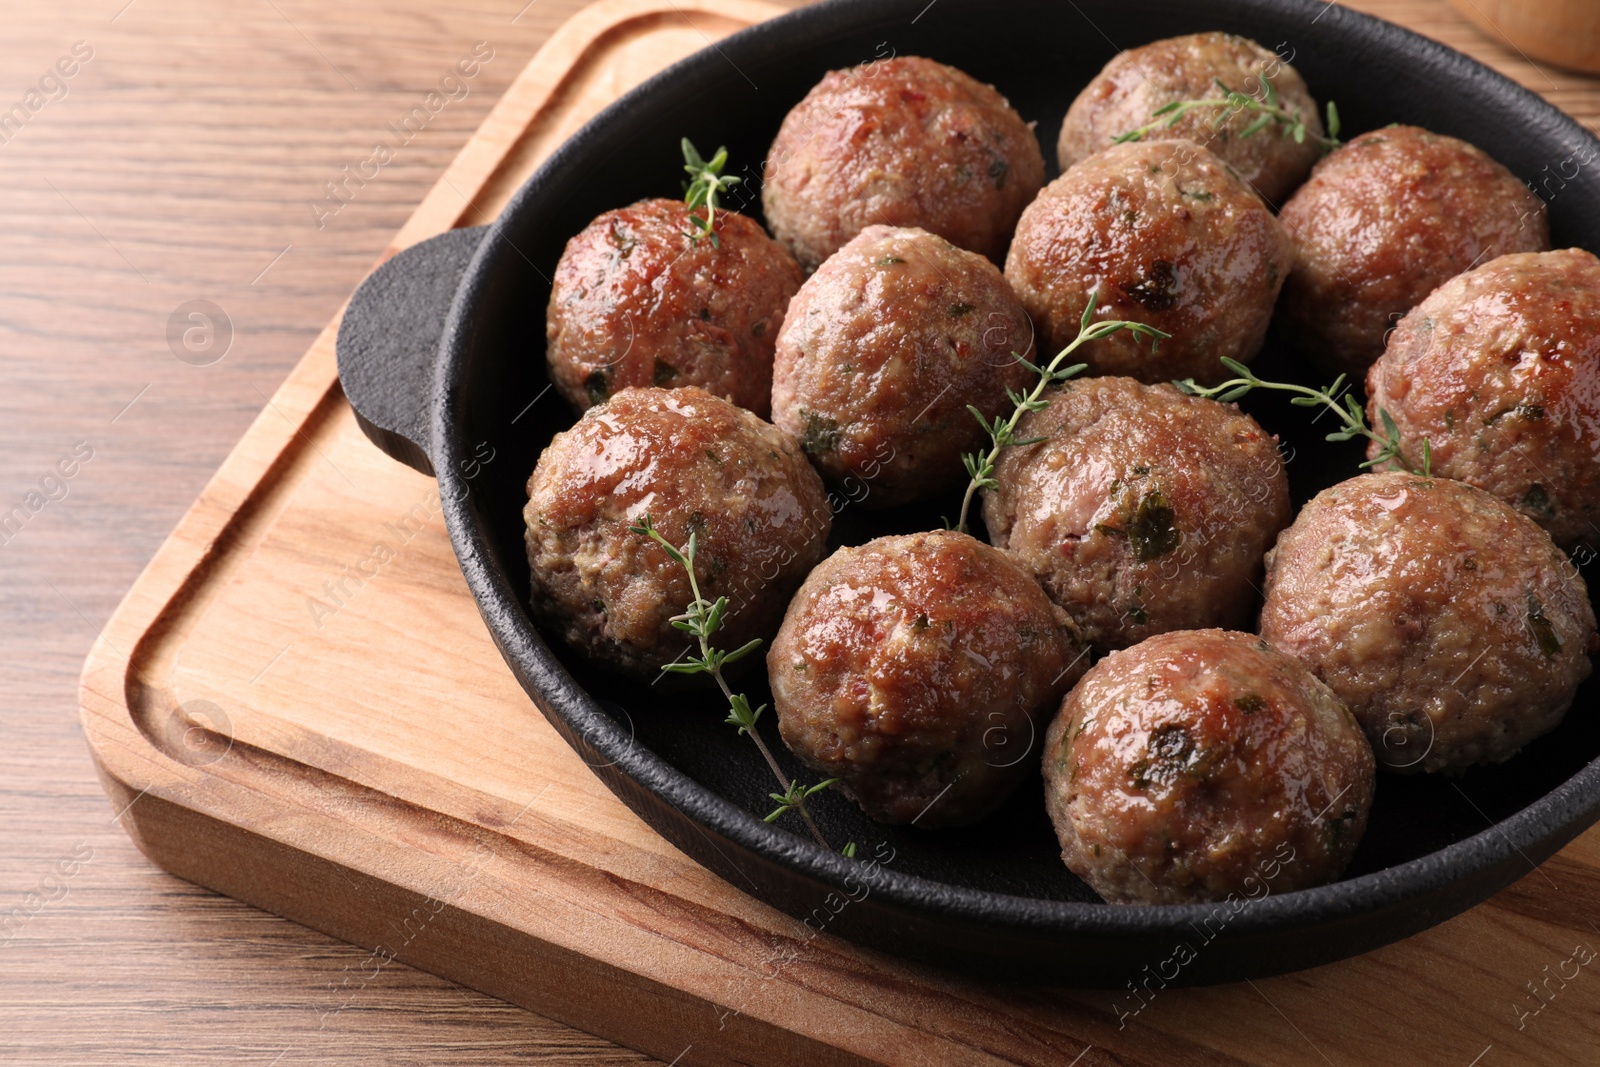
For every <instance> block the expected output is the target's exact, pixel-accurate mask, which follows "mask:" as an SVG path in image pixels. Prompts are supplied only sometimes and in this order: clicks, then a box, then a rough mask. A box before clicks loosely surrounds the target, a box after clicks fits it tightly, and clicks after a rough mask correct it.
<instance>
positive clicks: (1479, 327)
mask: <svg viewBox="0 0 1600 1067" xmlns="http://www.w3.org/2000/svg"><path fill="white" fill-rule="evenodd" d="M1367 396H1368V397H1369V398H1370V399H1369V400H1368V403H1367V408H1368V411H1369V412H1370V414H1371V417H1372V424H1373V425H1374V426H1379V425H1382V423H1381V422H1380V421H1379V409H1380V408H1381V409H1383V410H1385V411H1388V412H1389V414H1390V416H1391V417H1392V418H1393V419H1394V423H1395V427H1396V428H1397V429H1398V430H1399V431H1400V445H1401V451H1402V453H1404V454H1405V455H1406V456H1408V457H1418V458H1420V456H1421V454H1422V442H1423V440H1424V439H1426V440H1427V441H1428V444H1429V447H1430V449H1431V458H1432V463H1433V466H1432V470H1433V472H1434V473H1435V474H1441V475H1443V476H1444V477H1446V478H1458V479H1460V480H1461V481H1464V482H1469V483H1471V484H1472V485H1475V486H1477V487H1478V488H1480V489H1487V490H1488V491H1489V492H1491V493H1493V494H1494V495H1495V496H1498V497H1499V498H1500V499H1502V500H1504V501H1506V502H1507V503H1509V504H1511V505H1512V506H1513V507H1515V508H1516V509H1517V510H1518V511H1521V512H1522V513H1523V514H1524V515H1526V516H1528V517H1529V518H1531V519H1533V521H1535V522H1537V523H1538V524H1539V525H1541V526H1543V527H1544V528H1545V529H1546V530H1548V531H1549V533H1550V536H1551V537H1552V538H1554V539H1555V541H1556V543H1557V544H1558V545H1561V546H1563V547H1565V548H1571V547H1573V546H1574V545H1576V544H1577V543H1578V542H1580V541H1582V540H1584V539H1585V538H1588V539H1589V542H1590V544H1591V545H1600V260H1597V259H1596V258H1595V257H1594V256H1593V255H1591V254H1590V253H1588V252H1585V251H1583V250H1582V249H1579V248H1569V249H1565V250H1563V251H1560V252H1540V253H1535V252H1522V253H1517V254H1515V255H1509V256H1501V257H1500V258H1499V259H1495V260H1491V261H1490V262H1488V263H1486V264H1484V265H1483V266H1481V267H1479V268H1477V269H1476V270H1470V271H1468V272H1467V273H1465V274H1462V275H1459V276H1457V277H1455V278H1452V279H1451V280H1450V281H1448V282H1446V283H1444V284H1443V285H1441V286H1440V287H1439V288H1438V289H1435V290H1434V291H1433V293H1432V295H1430V296H1429V297H1428V298H1427V299H1426V300H1424V301H1423V302H1422V303H1421V304H1418V305H1417V306H1416V308H1414V309H1413V310H1412V311H1411V313H1410V314H1409V315H1407V316H1406V317H1405V318H1403V319H1401V320H1400V325H1399V327H1398V328H1397V329H1396V330H1395V331H1394V333H1393V334H1392V335H1391V336H1390V338H1389V346H1388V348H1387V349H1385V350H1384V354H1383V358H1382V359H1380V360H1378V362H1376V363H1374V364H1373V365H1372V369H1371V370H1370V371H1369V372H1368V373H1367ZM1370 454H1371V455H1373V456H1376V455H1377V454H1378V450H1377V449H1376V448H1373V449H1372V451H1371V453H1370Z"/></svg>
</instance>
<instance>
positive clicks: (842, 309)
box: [772, 226, 1034, 508]
mask: <svg viewBox="0 0 1600 1067" xmlns="http://www.w3.org/2000/svg"><path fill="white" fill-rule="evenodd" d="M1017 356H1022V357H1023V358H1025V359H1027V358H1032V356H1033V327H1032V324H1031V323H1029V321H1028V315H1027V313H1026V312H1025V311H1023V310H1022V305H1021V304H1020V303H1019V302H1018V301H1017V298H1016V295H1015V294H1014V293H1012V291H1011V287H1010V286H1008V285H1007V284H1006V280H1005V278H1004V277H1003V276H1002V275H1001V274H1000V271H999V270H998V269H997V268H996V267H995V265H994V264H993V263H990V262H989V261H988V260H987V259H984V258H983V257H982V256H980V255H978V254H976V253H974V252H967V251H963V250H962V249H960V248H957V247H956V246H955V245H953V244H951V243H950V242H948V241H946V240H945V239H944V238H942V237H936V236H934V235H933V234H931V233H928V232H927V231H925V230H918V229H895V228H892V227H889V226H869V227H867V228H866V229H865V230H863V231H862V232H861V233H860V234H859V235H857V236H856V237H855V238H854V239H853V240H851V241H850V243H849V244H847V245H845V246H844V247H843V248H841V249H840V250H839V251H838V252H837V253H836V254H835V255H834V256H833V257H832V258H830V259H829V260H828V262H826V263H824V264H823V265H822V267H821V269H819V270H818V271H817V273H815V274H813V275H812V276H811V277H810V278H809V279H807V280H806V283H805V285H803V286H801V287H800V292H799V293H797V294H795V298H794V301H793V303H791V304H790V307H789V317H788V319H787V320H786V321H785V322H784V327H783V333H782V334H780V335H779V337H778V351H777V357H776V364H775V366H774V369H773V377H772V412H773V421H774V422H776V423H777V424H778V425H779V426H780V427H782V428H783V429H785V430H788V431H789V432H790V433H792V434H794V435H796V436H797V437H799V438H800V440H801V444H802V447H804V448H805V450H806V452H807V453H808V454H809V455H810V456H811V460H812V462H813V463H815V464H816V465H817V466H818V467H819V468H820V469H821V470H822V473H823V474H824V475H825V476H826V477H827V478H828V479H830V480H831V481H834V482H836V483H841V484H843V485H844V486H846V487H847V488H849V487H851V486H852V484H854V483H859V484H860V485H861V486H862V487H863V489H864V495H863V496H861V500H862V502H863V504H864V505H865V506H866V507H869V508H877V507H890V506H893V505H897V504H904V503H907V502H908V501H911V500H915V499H919V498H923V497H928V496H932V495H935V494H937V493H939V492H941V491H943V490H945V489H948V488H950V487H951V486H953V485H956V484H960V483H962V481H963V479H964V478H965V477H966V474H965V471H964V468H963V467H962V464H961V453H962V452H964V451H967V450H970V449H973V448H975V447H977V446H978V445H979V444H981V443H982V442H983V440H984V439H985V434H984V429H983V427H982V426H981V425H979V423H978V421H977V420H976V419H974V418H973V417H972V413H971V412H970V411H969V410H967V409H968V405H971V406H974V407H976V408H978V409H979V410H980V411H982V412H983V413H984V415H985V416H988V417H990V418H992V417H994V416H996V415H999V414H1002V413H1004V414H1007V415H1009V414H1010V413H1011V411H1012V410H1013V405H1012V403H1011V401H1010V400H1009V399H1008V398H1007V396H1006V390H1007V388H1014V389H1020V388H1022V387H1023V386H1024V385H1026V384H1027V383H1029V382H1031V381H1033V380H1034V375H1033V372H1032V371H1031V370H1029V369H1028V368H1027V367H1026V366H1024V365H1023V364H1022V363H1021V362H1019V361H1018V359H1017ZM850 495H851V496H852V497H855V496H857V495H858V493H857V491H856V490H854V489H851V492H850Z"/></svg>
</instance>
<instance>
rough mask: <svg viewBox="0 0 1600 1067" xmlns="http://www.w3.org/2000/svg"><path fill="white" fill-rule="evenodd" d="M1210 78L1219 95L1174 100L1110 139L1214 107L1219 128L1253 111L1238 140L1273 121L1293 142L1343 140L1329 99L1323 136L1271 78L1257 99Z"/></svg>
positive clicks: (1329, 145)
mask: <svg viewBox="0 0 1600 1067" xmlns="http://www.w3.org/2000/svg"><path fill="white" fill-rule="evenodd" d="M1212 81H1214V82H1215V83H1216V85H1217V88H1218V89H1221V90H1222V93H1223V95H1222V97H1221V98H1220V99H1218V98H1216V97H1209V98H1206V99H1203V100H1174V101H1173V102H1172V103H1170V104H1167V105H1166V106H1165V107H1160V108H1157V109H1156V110H1154V111H1152V112H1151V113H1150V118H1151V120H1152V121H1150V122H1148V123H1146V124H1145V125H1143V126H1140V127H1139V128H1138V129H1133V130H1129V131H1127V132H1126V133H1119V134H1118V135H1117V136H1115V137H1113V138H1111V140H1112V141H1113V142H1114V143H1116V144H1124V143H1126V142H1128V141H1138V140H1142V139H1143V138H1145V137H1147V136H1149V135H1150V134H1152V133H1154V132H1155V131H1156V130H1165V129H1171V128H1172V127H1173V126H1176V125H1177V124H1178V122H1179V121H1180V120H1181V119H1182V118H1183V117H1184V116H1185V115H1187V114H1188V113H1189V112H1191V111H1204V110H1210V109H1216V110H1218V111H1219V112H1220V114H1219V115H1218V116H1217V118H1215V119H1213V120H1212V123H1211V128H1212V129H1213V130H1219V129H1221V128H1222V126H1223V125H1224V124H1225V123H1227V122H1228V121H1229V120H1231V119H1232V118H1233V116H1234V115H1236V114H1238V113H1239V112H1241V111H1254V112H1256V118H1255V120H1254V121H1252V122H1251V123H1250V125H1248V126H1246V127H1245V128H1244V129H1243V130H1241V131H1240V132H1239V138H1240V139H1241V140H1243V139H1244V138H1246V137H1251V136H1253V135H1255V134H1258V133H1260V132H1261V131H1262V130H1264V129H1266V128H1267V127H1268V126H1273V125H1276V126H1278V127H1280V128H1281V129H1282V132H1283V133H1284V134H1285V135H1286V136H1289V137H1292V138H1294V142H1295V144H1304V143H1305V139H1306V138H1307V137H1310V138H1311V139H1312V141H1313V142H1314V143H1315V144H1317V145H1318V146H1319V147H1321V149H1322V150H1323V151H1324V152H1331V151H1332V150H1333V149H1335V148H1338V147H1339V146H1340V145H1341V144H1343V143H1344V142H1343V141H1341V140H1339V108H1338V107H1337V106H1336V105H1335V104H1334V102H1333V101H1332V100H1329V101H1328V122H1327V130H1328V132H1327V135H1326V136H1323V135H1320V134H1315V133H1312V132H1311V131H1310V129H1309V128H1308V127H1307V126H1306V122H1305V119H1303V118H1301V117H1300V116H1299V115H1298V114H1296V113H1295V112H1293V111H1290V110H1288V109H1287V108H1285V107H1284V106H1283V105H1282V104H1281V103H1279V101H1278V89H1277V87H1276V86H1274V85H1273V84H1272V79H1271V78H1262V79H1261V84H1262V85H1263V86H1264V87H1265V88H1264V89H1263V91H1262V97H1263V98H1262V99H1259V100H1258V99H1256V98H1255V97H1253V96H1251V95H1250V94H1248V93H1241V92H1240V91H1239V90H1237V89H1230V88H1228V86H1227V85H1226V84H1225V83H1224V82H1223V81H1222V79H1221V78H1213V79H1212Z"/></svg>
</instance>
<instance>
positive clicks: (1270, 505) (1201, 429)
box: [983, 378, 1289, 650]
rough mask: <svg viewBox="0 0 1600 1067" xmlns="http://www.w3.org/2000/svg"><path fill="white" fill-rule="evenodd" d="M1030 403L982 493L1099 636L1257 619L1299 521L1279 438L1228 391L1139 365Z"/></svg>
mask: <svg viewBox="0 0 1600 1067" xmlns="http://www.w3.org/2000/svg"><path fill="white" fill-rule="evenodd" d="M1047 397H1048V401H1049V403H1048V406H1047V407H1045V408H1043V409H1042V410H1039V411H1035V412H1031V413H1029V414H1028V415H1026V416H1024V417H1023V419H1022V421H1021V422H1020V423H1019V424H1018V427H1017V437H1018V438H1019V439H1020V440H1031V439H1033V438H1038V437H1042V438H1044V440H1043V441H1041V442H1039V443H1037V444H1030V445H1013V446H1012V447H1010V448H1007V449H1005V450H1003V451H1002V452H1001V453H1000V460H999V462H998V463H997V464H996V468H995V480H996V481H997V482H998V483H999V488H998V489H995V490H992V491H990V492H988V493H986V494H985V495H984V502H983V519H984V524H985V525H986V526H988V528H989V535H990V539H991V540H992V541H993V542H994V543H995V544H996V545H998V546H999V547H1001V548H1004V549H1006V550H1008V551H1009V552H1010V553H1011V554H1012V555H1013V556H1014V557H1015V558H1016V559H1017V561H1018V562H1019V563H1021V564H1022V565H1023V566H1024V567H1025V568H1027V569H1028V570H1029V571H1031V572H1032V573H1033V575H1034V577H1036V578H1037V579H1038V580H1039V582H1040V584H1042V585H1043V586H1044V588H1045V591H1046V592H1048V593H1049V594H1050V597H1051V598H1052V599H1053V600H1055V602H1056V603H1058V604H1060V605H1061V606H1062V607H1064V608H1066V610H1067V614H1069V615H1071V616H1072V618H1073V621H1075V622H1076V623H1078V625H1079V626H1080V627H1082V629H1083V633H1084V637H1085V639H1086V640H1087V641H1089V643H1090V644H1092V645H1093V646H1095V647H1096V648H1097V649H1102V650H1103V649H1111V648H1122V647H1125V646H1127V645H1131V644H1135V643H1137V642H1139V641H1142V640H1144V639H1145V638H1147V637H1150V636H1151V635H1153V634H1158V633H1163V632H1165V631H1167V630H1187V629H1197V628H1200V627H1205V626H1227V627H1238V626H1248V625H1249V624H1250V621H1251V620H1252V618H1253V617H1254V613H1255V607H1256V600H1257V594H1256V588H1257V585H1258V584H1259V583H1260V580H1261V560H1262V556H1263V554H1264V553H1265V552H1266V550H1267V549H1268V548H1269V547H1270V546H1271V544H1272V541H1273V538H1274V537H1276V536H1277V534H1278V531H1279V530H1280V529H1282V528H1283V526H1284V524H1285V523H1287V522H1288V521H1289V485H1288V480H1287V478H1286V477H1285V475H1284V469H1283V461H1282V458H1281V457H1280V456H1279V454H1278V448H1277V439H1276V438H1275V437H1273V436H1272V435H1270V434H1268V433H1266V432H1265V431H1263V430H1262V429H1261V427H1260V426H1259V425H1258V424H1257V423H1256V421H1255V420H1254V419H1252V418H1251V417H1250V416H1248V415H1245V414H1243V413H1242V412H1240V411H1239V409H1238V408H1237V407H1235V406H1234V405H1232V404H1220V403H1218V402H1216V401H1215V400H1206V399H1203V398H1200V397H1192V396H1185V395H1184V394H1183V393H1180V392H1178V390H1176V389H1174V388H1173V387H1172V386H1170V385H1141V384H1139V383H1138V382H1135V381H1133V380H1132V379H1130V378H1088V379H1082V380H1078V381H1070V382H1067V383H1066V384H1064V385H1062V386H1061V387H1060V388H1058V389H1055V390H1053V391H1052V392H1051V393H1049V394H1047Z"/></svg>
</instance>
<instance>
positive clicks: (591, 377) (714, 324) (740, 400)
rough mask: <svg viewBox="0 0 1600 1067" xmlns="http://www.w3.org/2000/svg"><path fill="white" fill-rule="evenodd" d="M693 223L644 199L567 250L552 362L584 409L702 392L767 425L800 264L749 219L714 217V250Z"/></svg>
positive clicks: (548, 328)
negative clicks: (628, 396)
mask: <svg viewBox="0 0 1600 1067" xmlns="http://www.w3.org/2000/svg"><path fill="white" fill-rule="evenodd" d="M690 214H691V211H690V209H689V208H688V207H687V206H686V205H685V204H684V203H683V202H682V201H681V200H641V201H639V202H638V203H637V204H632V205H630V206H628V207H625V208H618V209H617V210H616V211H608V212H606V213H605V214H604V215H601V216H600V217H599V218H597V219H595V220H594V221H593V222H591V223H590V224H589V225H588V226H586V227H584V229H583V230H582V231H581V232H580V233H579V234H578V235H577V236H576V237H574V238H572V240H570V241H568V242H567V248H566V251H565V252H563V253H562V255H561V261H560V262H559V263H557V264H556V273H555V278H554V281H553V283H552V285H551V289H550V305H549V308H548V309H547V311H546V313H545V335H546V341H547V343H546V348H545V358H546V360H547V361H548V363H549V368H550V381H551V382H553V383H554V384H555V387H556V389H557V390H558V391H559V392H560V393H561V395H562V396H564V397H566V398H567V400H568V402H569V403H571V404H572V406H573V407H574V408H576V409H577V410H579V411H582V410H583V409H584V408H586V407H589V406H590V405H591V404H598V403H600V402H602V401H604V400H605V399H606V398H607V397H609V396H611V395H612V394H613V393H616V392H620V391H621V390H623V389H625V388H628V387H629V386H652V385H655V386H662V387H665V388H675V387H678V386H684V385H698V386H699V387H700V388H702V389H705V390H706V391H708V392H710V393H712V394H714V395H716V396H721V397H725V398H727V399H728V400H731V401H733V402H734V403H735V404H738V405H739V406H740V407H742V408H748V409H749V410H751V411H753V412H755V413H756V414H758V415H761V416H765V415H766V414H767V402H768V398H769V397H770V395H771V391H772V347H773V344H774V343H775V342H776V341H777V339H778V330H779V328H780V327H781V326H782V325H783V312H784V309H785V308H787V307H788V306H789V298H790V297H792V296H793V295H794V293H795V290H796V289H798V288H800V282H801V280H802V278H803V275H802V273H801V271H800V265H799V264H798V263H796V262H795V261H794V257H793V256H791V255H789V253H788V251H787V250H786V249H785V248H784V247H783V246H782V245H780V244H779V243H778V242H776V241H774V240H773V239H772V238H770V237H768V236H767V234H766V231H764V230H763V229H762V228H761V225H760V224H759V223H757V222H755V221H754V220H752V219H748V218H746V217H744V216H743V215H740V214H737V213H736V212H732V211H718V212H717V213H716V220H715V223H714V230H713V232H714V233H715V234H716V241H715V243H713V241H712V240H711V238H710V237H709V236H702V235H698V231H697V230H696V229H695V226H694V223H692V222H691V221H690V220H689V215H690ZM700 214H701V216H702V217H703V216H704V214H705V209H704V208H701V209H700ZM691 235H694V239H693V240H691Z"/></svg>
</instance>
